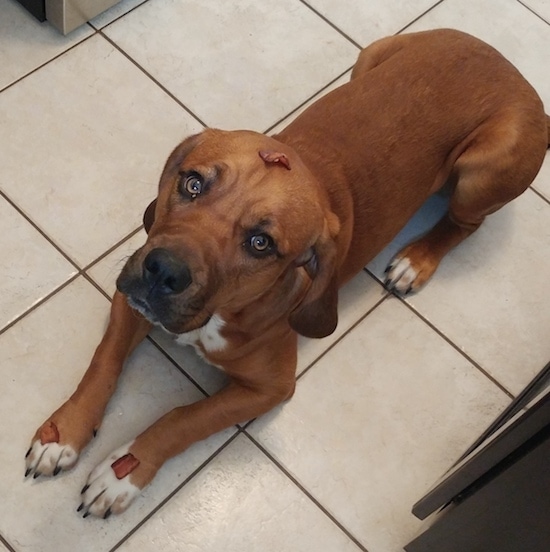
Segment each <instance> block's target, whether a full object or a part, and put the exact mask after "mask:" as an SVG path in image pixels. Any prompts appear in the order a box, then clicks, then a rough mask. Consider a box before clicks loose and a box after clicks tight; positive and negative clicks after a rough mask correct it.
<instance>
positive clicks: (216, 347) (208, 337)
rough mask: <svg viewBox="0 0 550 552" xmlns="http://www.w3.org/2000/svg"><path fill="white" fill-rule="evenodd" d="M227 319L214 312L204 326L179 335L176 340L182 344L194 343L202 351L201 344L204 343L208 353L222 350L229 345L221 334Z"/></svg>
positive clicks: (203, 345)
mask: <svg viewBox="0 0 550 552" xmlns="http://www.w3.org/2000/svg"><path fill="white" fill-rule="evenodd" d="M224 325H225V321H224V320H223V319H222V318H221V317H220V316H218V315H217V314H214V315H213V316H212V318H210V320H209V321H208V323H207V324H205V325H204V326H203V327H202V328H198V329H197V330H193V331H191V332H187V333H184V334H180V335H178V337H176V342H177V343H179V344H180V345H193V347H195V348H197V351H198V352H199V353H201V350H200V348H199V345H202V347H203V348H204V350H205V351H206V352H207V353H213V352H216V351H222V350H223V349H225V347H226V346H227V341H226V340H225V338H223V337H222V336H221V335H220V330H221V329H222V328H223V327H224Z"/></svg>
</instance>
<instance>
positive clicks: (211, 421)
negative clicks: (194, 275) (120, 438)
mask: <svg viewBox="0 0 550 552" xmlns="http://www.w3.org/2000/svg"><path fill="white" fill-rule="evenodd" d="M292 339H293V342H294V345H293V349H292V350H289V349H288V348H286V349H284V350H283V352H282V354H280V353H281V351H275V350H274V349H269V350H264V351H262V352H261V354H253V355H251V356H248V357H247V358H246V359H241V360H240V362H239V363H234V364H239V366H235V367H234V368H235V370H234V371H233V370H231V369H229V370H230V371H231V372H233V373H234V374H237V375H233V376H232V377H231V381H230V383H229V384H228V386H227V387H225V388H224V389H222V390H221V391H219V392H218V393H216V394H215V395H213V396H211V397H208V398H206V399H203V400H201V401H199V402H197V403H194V404H191V405H188V406H181V407H178V408H175V409H174V410H171V411H170V412H168V413H167V414H165V415H164V416H163V417H162V418H160V419H159V420H157V421H156V422H155V423H154V424H153V425H152V426H150V427H149V428H147V429H146V430H145V431H144V432H143V433H141V434H140V435H139V436H138V437H136V439H135V440H134V441H131V442H130V443H127V444H126V445H124V446H123V447H120V448H119V449H118V450H116V451H114V452H113V453H112V454H111V455H110V456H109V457H108V458H106V459H105V460H104V461H103V462H102V463H101V464H99V465H98V466H97V467H96V468H95V469H94V470H93V471H92V473H91V474H90V476H89V478H88V482H87V484H86V486H85V487H84V489H83V500H82V504H81V505H80V507H79V509H78V510H79V511H82V512H83V514H84V517H86V516H87V515H89V514H93V515H96V516H102V517H105V518H106V517H109V516H110V515H111V513H120V512H123V511H124V510H125V509H126V508H127V507H128V506H129V505H130V503H131V502H132V501H133V499H134V498H135V497H136V496H138V495H139V493H140V492H141V490H142V489H143V488H144V487H145V486H146V485H147V484H148V483H149V482H150V481H151V480H152V479H153V477H154V476H155V474H156V473H157V471H158V470H159V468H160V467H161V466H162V465H163V464H164V462H165V461H166V460H168V459H169V458H171V457H173V456H175V455H177V454H179V453H181V452H183V451H184V450H185V449H187V448H188V447H189V446H190V445H192V444H193V443H195V442H197V441H201V440H203V439H205V438H206V437H208V436H210V435H212V434H214V433H216V432H218V431H221V430H223V429H226V428H228V427H231V426H233V425H235V424H238V423H240V422H245V421H247V420H250V419H252V418H255V417H257V416H259V415H261V414H264V413H265V412H267V411H269V410H271V409H272V408H273V407H274V406H276V405H277V404H279V403H281V402H282V401H283V400H285V399H287V398H290V396H291V395H292V394H293V392H294V387H295V369H296V354H295V353H296V343H295V341H296V338H295V336H293V338H292ZM281 345H282V346H283V348H284V344H281ZM278 353H279V354H278ZM289 353H290V354H289ZM249 368H250V369H249Z"/></svg>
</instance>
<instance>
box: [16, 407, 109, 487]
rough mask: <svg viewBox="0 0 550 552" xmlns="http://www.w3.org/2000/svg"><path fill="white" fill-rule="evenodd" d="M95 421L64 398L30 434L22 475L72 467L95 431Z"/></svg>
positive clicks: (57, 470)
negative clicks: (56, 408) (29, 444)
mask: <svg viewBox="0 0 550 552" xmlns="http://www.w3.org/2000/svg"><path fill="white" fill-rule="evenodd" d="M97 425H99V424H94V422H93V421H92V420H90V419H89V416H88V415H87V414H86V413H83V412H82V410H81V409H79V408H77V406H76V405H75V404H74V403H73V402H71V401H70V400H69V401H67V402H66V403H65V404H63V405H62V406H61V407H60V408H59V409H58V410H56V411H55V412H54V413H53V414H52V415H51V416H50V417H49V418H48V419H47V420H46V421H45V422H44V423H43V424H42V425H41V426H40V427H39V428H38V430H37V431H36V433H35V434H34V437H33V438H32V441H31V446H30V448H29V450H28V451H27V454H26V455H25V464H26V466H25V477H29V476H30V475H32V476H33V478H34V479H36V478H37V477H39V476H40V475H57V474H58V473H59V472H60V471H61V470H68V469H70V468H72V467H73V466H74V465H75V464H76V462H77V460H78V456H79V454H80V452H81V451H82V450H83V449H84V447H85V446H86V445H87V444H88V442H89V441H90V440H91V439H92V437H93V436H94V435H95V434H96V429H95V428H96V427H97Z"/></svg>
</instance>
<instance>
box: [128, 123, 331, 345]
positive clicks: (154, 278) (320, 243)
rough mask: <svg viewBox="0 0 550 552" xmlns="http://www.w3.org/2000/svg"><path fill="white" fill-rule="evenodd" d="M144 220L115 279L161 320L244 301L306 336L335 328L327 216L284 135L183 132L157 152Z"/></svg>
mask: <svg viewBox="0 0 550 552" xmlns="http://www.w3.org/2000/svg"><path fill="white" fill-rule="evenodd" d="M144 223H145V228H146V230H147V232H148V234H149V235H148V239H147V242H146V244H145V245H144V246H143V247H142V248H141V249H139V250H138V251H136V252H135V253H134V255H133V256H132V257H131V258H130V259H129V260H128V262H127V264H126V265H125V267H124V268H123V270H122V273H121V275H120V276H119V278H118V281H117V287H118V289H119V290H120V291H121V292H122V293H124V294H126V295H127V296H128V300H129V303H130V304H131V305H132V306H133V307H134V308H136V309H137V310H139V311H140V312H141V313H142V314H144V315H145V316H146V317H147V318H148V319H150V320H151V321H152V322H154V323H159V324H161V325H162V326H163V327H165V328H166V329H167V330H168V331H170V332H173V333H178V334H180V333H185V332H188V331H191V330H193V329H196V328H199V327H201V326H203V325H204V324H205V323H206V322H207V321H208V320H209V318H210V317H211V316H212V315H213V314H214V313H223V312H226V313H230V314H231V315H238V314H239V313H240V312H243V311H244V310H245V309H249V308H250V307H254V308H256V307H257V308H258V309H265V310H266V311H267V312H265V316H266V317H275V318H281V317H287V318H288V321H289V323H290V325H291V326H292V327H293V328H294V329H295V330H296V331H298V332H299V333H301V334H303V335H307V336H310V337H321V336H324V335H328V334H329V333H331V332H332V331H333V330H334V328H335V327H336V323H337V313H336V307H337V274H336V255H337V248H336V242H335V239H336V236H337V234H338V231H339V221H338V218H337V217H336V215H334V213H332V212H331V211H330V208H329V204H328V198H327V196H326V195H325V193H324V192H323V191H322V190H321V188H320V186H319V184H318V183H317V181H316V180H315V179H314V178H313V176H312V175H311V173H310V172H309V171H308V170H307V168H306V167H305V166H304V165H303V163H302V161H301V160H300V159H299V157H298V156H297V154H296V153H295V152H294V151H293V150H292V149H291V148H289V147H288V146H285V145H284V144H282V143H280V142H278V141H276V140H274V139H273V138H269V137H267V136H264V135H262V134H258V133H255V132H249V131H235V132H224V131H219V130H206V131H204V132H202V133H201V134H198V135H195V136H192V137H190V138H188V139H187V140H185V141H184V142H183V143H182V144H180V145H179V146H178V147H177V148H176V149H175V150H174V151H173V152H172V154H171V155H170V157H169V158H168V161H167V162H166V166H165V168H164V171H163V173H162V176H161V179H160V184H159V193H158V197H157V199H156V200H155V201H154V202H153V203H152V204H151V205H150V206H149V207H148V209H147V211H146V212H145V215H144Z"/></svg>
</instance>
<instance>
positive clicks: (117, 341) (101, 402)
mask: <svg viewBox="0 0 550 552" xmlns="http://www.w3.org/2000/svg"><path fill="white" fill-rule="evenodd" d="M150 328H151V325H150V323H149V322H147V321H146V320H145V319H144V318H143V317H142V316H141V315H140V314H138V313H137V312H136V311H135V310H133V309H131V308H130V307H129V306H128V303H127V301H126V298H125V297H124V296H123V295H122V294H120V293H119V292H116V293H115V295H114V297H113V303H112V305H111V315H110V319H109V324H108V326H107V330H106V332H105V335H104V336H103V339H102V340H101V343H100V344H99V346H98V347H97V349H96V351H95V354H94V356H93V358H92V361H91V363H90V366H89V368H88V370H87V371H86V373H85V374H84V377H83V378H82V380H81V382H80V383H79V385H78V387H77V389H76V391H75V392H74V393H73V394H72V396H71V397H70V398H69V399H68V400H67V401H66V402H65V403H64V404H63V405H62V406H61V407H60V408H58V409H57V410H56V411H55V412H54V413H53V414H52V415H51V416H50V417H49V418H48V419H47V420H46V421H45V422H44V423H43V424H42V425H41V426H40V427H39V428H38V430H37V431H36V433H35V435H34V437H33V439H32V443H31V447H30V448H29V450H28V452H27V455H26V457H25V461H26V472H25V476H30V475H31V474H32V475H33V476H34V477H35V478H36V477H38V476H39V475H57V474H58V473H59V472H60V471H61V470H66V469H69V468H71V467H72V466H74V464H75V463H76V461H77V460H78V456H79V454H80V452H81V451H82V449H83V448H84V447H85V446H86V445H87V444H88V442H89V441H90V439H91V438H92V437H93V436H94V435H95V433H96V431H97V429H98V428H99V426H100V425H101V420H102V418H103V413H104V411H105V407H106V406H107V403H108V402H109V399H110V398H111V396H112V394H113V393H114V391H115V389H116V383H117V379H118V377H119V375H120V372H121V371H122V367H123V364H124V361H125V360H126V358H127V357H128V355H129V354H130V353H131V352H132V350H133V349H134V348H135V347H136V345H137V344H138V343H139V342H140V341H141V340H142V339H143V338H144V337H145V336H146V335H147V333H148V332H149V329H150Z"/></svg>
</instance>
